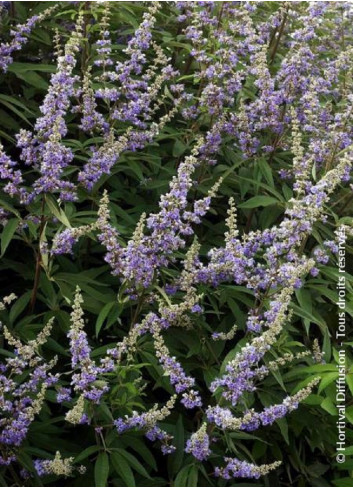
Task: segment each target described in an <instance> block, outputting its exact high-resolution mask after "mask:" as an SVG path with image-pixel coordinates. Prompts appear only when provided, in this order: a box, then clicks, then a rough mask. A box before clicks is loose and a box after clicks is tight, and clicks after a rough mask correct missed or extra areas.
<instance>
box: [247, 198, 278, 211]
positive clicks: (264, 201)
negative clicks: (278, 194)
mask: <svg viewBox="0 0 353 489" xmlns="http://www.w3.org/2000/svg"><path fill="white" fill-rule="evenodd" d="M278 203H279V201H278V200H277V199H275V198H274V197H270V196H269V195H256V196H255V197H252V198H251V199H249V200H247V201H246V202H243V203H242V204H239V205H238V207H240V208H241V209H256V207H267V206H268V205H273V204H278Z"/></svg>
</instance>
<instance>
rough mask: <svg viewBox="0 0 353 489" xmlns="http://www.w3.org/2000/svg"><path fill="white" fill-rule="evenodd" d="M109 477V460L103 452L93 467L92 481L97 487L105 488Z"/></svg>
mask: <svg viewBox="0 0 353 489" xmlns="http://www.w3.org/2000/svg"><path fill="white" fill-rule="evenodd" d="M108 475H109V458H108V455H107V454H106V453H105V452H101V453H100V454H99V455H98V457H97V460H96V463H95V466H94V481H95V483H96V486H97V487H106V485H107V481H108Z"/></svg>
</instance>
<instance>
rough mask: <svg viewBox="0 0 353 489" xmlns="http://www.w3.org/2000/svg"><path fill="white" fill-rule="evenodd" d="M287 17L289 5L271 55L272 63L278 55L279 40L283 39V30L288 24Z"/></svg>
mask: <svg viewBox="0 0 353 489" xmlns="http://www.w3.org/2000/svg"><path fill="white" fill-rule="evenodd" d="M287 17H288V7H287V10H286V11H285V13H284V15H283V19H282V22H281V25H280V28H279V31H278V36H277V39H276V43H275V45H274V46H273V49H272V53H271V57H270V64H272V63H273V61H274V59H275V56H276V53H277V49H278V46H279V42H280V40H281V37H282V34H283V31H284V26H285V25H286V21H287Z"/></svg>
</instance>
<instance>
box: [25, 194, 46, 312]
mask: <svg viewBox="0 0 353 489" xmlns="http://www.w3.org/2000/svg"><path fill="white" fill-rule="evenodd" d="M44 206H45V200H44V197H43V198H42V207H41V218H40V227H39V245H38V251H37V258H36V271H35V274H34V283H33V289H32V295H31V301H30V307H29V309H30V312H31V313H32V312H33V311H34V306H35V304H36V300H37V293H38V286H39V279H40V270H41V265H42V255H41V252H40V240H41V238H42V234H43V231H44V225H45V217H44Z"/></svg>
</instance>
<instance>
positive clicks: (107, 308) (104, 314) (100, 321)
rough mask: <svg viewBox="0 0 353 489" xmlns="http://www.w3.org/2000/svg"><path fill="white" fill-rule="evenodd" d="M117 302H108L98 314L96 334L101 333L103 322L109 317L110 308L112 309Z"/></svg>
mask: <svg viewBox="0 0 353 489" xmlns="http://www.w3.org/2000/svg"><path fill="white" fill-rule="evenodd" d="M114 304H115V302H108V304H106V305H105V306H104V307H103V308H102V310H101V311H100V313H99V314H98V318H97V321H96V336H97V337H98V335H99V332H100V330H101V328H102V326H103V323H104V321H105V320H106V318H107V317H108V314H109V312H110V310H111V309H112V307H113V306H114Z"/></svg>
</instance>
